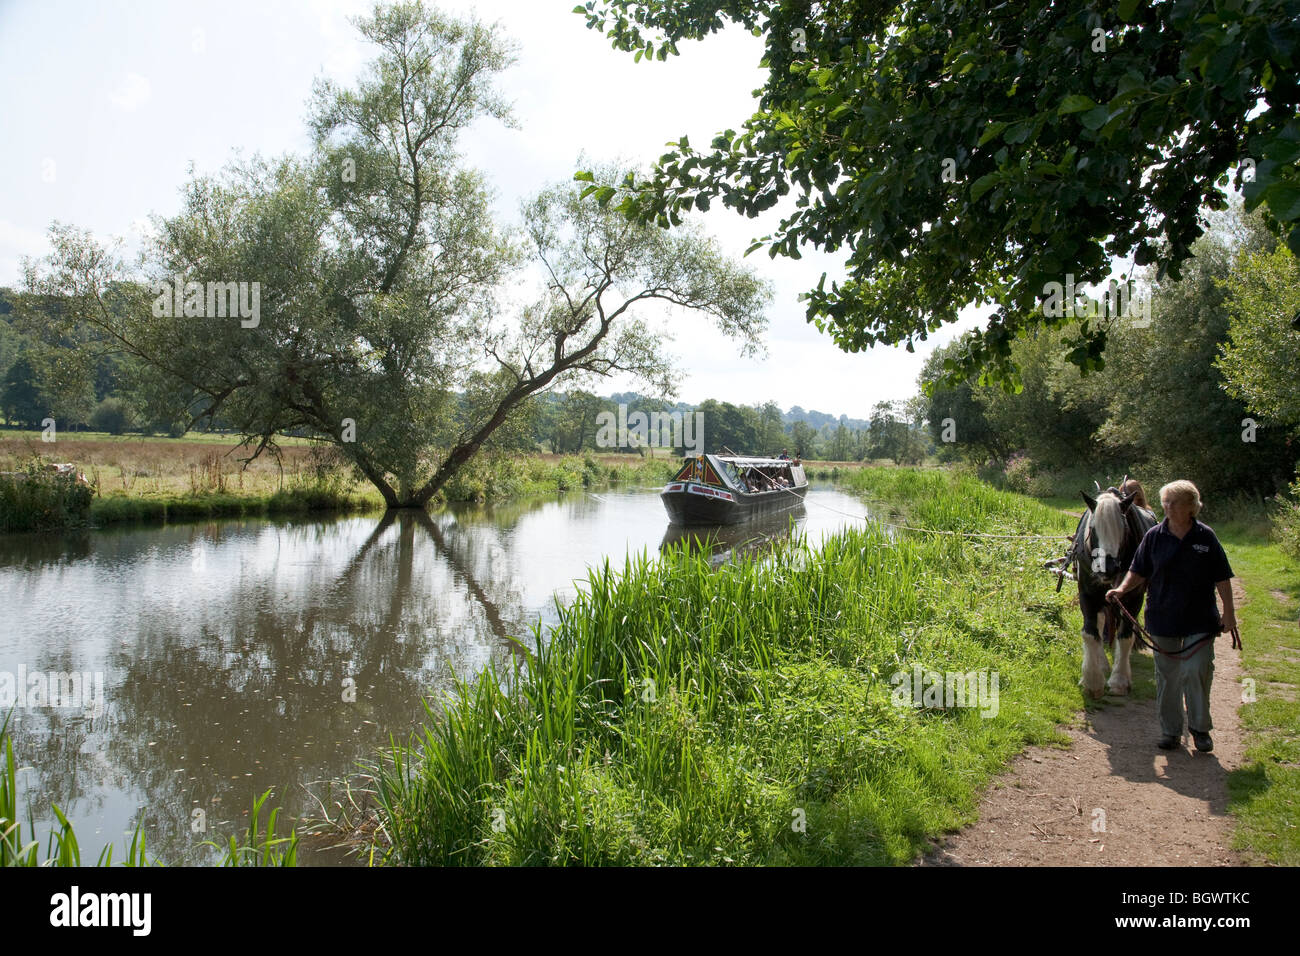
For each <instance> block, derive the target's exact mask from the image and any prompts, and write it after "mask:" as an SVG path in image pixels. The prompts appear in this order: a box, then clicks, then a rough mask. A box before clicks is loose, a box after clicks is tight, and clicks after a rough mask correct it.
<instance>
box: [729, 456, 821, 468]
mask: <svg viewBox="0 0 1300 956" xmlns="http://www.w3.org/2000/svg"><path fill="white" fill-rule="evenodd" d="M709 457H710V458H717V459H718V461H725V462H727V463H729V464H732V465H741V466H744V467H748V468H787V467H789V466H790V465H797V464H800V462H799V460H798V459H797V458H740V457H735V456H731V455H710V456H709Z"/></svg>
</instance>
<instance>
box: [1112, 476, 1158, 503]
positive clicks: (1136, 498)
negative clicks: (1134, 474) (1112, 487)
mask: <svg viewBox="0 0 1300 956" xmlns="http://www.w3.org/2000/svg"><path fill="white" fill-rule="evenodd" d="M1130 492H1132V494H1133V504H1135V505H1137V506H1138V507H1139V508H1150V507H1151V506H1150V505H1149V504H1147V492H1146V489H1145V488H1143V487H1142V482H1140V481H1138V480H1137V479H1136V478H1130V479H1128V481H1126V482H1124V484H1122V485H1120V486H1119V493H1120V494H1121V495H1127V494H1129V493H1130Z"/></svg>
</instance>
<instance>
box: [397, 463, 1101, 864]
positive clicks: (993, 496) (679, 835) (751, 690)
mask: <svg viewBox="0 0 1300 956" xmlns="http://www.w3.org/2000/svg"><path fill="white" fill-rule="evenodd" d="M875 475H876V476H877V477H875V478H871V479H863V486H864V487H870V488H871V489H872V490H874V491H878V492H882V493H883V492H895V493H898V494H900V495H901V497H902V498H904V499H906V500H907V501H909V502H910V509H911V511H912V513H913V517H914V519H915V518H920V517H922V516H924V519H925V520H926V521H928V522H932V523H935V524H939V525H947V526H949V527H951V528H953V529H959V528H960V529H967V528H969V529H972V530H986V529H990V528H993V527H998V528H1011V529H1015V530H1021V529H1023V530H1025V531H1028V532H1039V533H1048V532H1054V531H1057V530H1061V531H1063V532H1065V531H1068V530H1069V528H1068V525H1069V519H1068V518H1064V517H1063V516H1060V515H1056V514H1054V513H1052V512H1050V511H1048V510H1047V509H1042V508H1040V507H1038V506H1036V505H1032V504H1029V503H1026V502H1024V501H1023V499H1019V498H1016V496H1012V495H1005V494H1002V493H999V492H995V491H992V490H991V489H986V486H980V485H979V484H978V483H958V484H953V479H951V478H947V477H943V476H939V477H936V478H931V477H929V476H928V475H918V474H914V473H908V472H901V471H899V470H896V469H888V470H881V471H880V472H876V473H875ZM1054 547H1055V546H1054V544H1053V543H1052V542H997V541H982V542H972V541H967V540H963V539H960V538H956V537H930V538H925V539H921V540H912V539H911V537H910V536H904V537H903V538H902V539H900V540H891V538H890V537H889V536H888V535H887V534H886V532H884V531H883V530H881V529H880V528H877V527H874V526H871V527H865V528H863V529H860V530H854V531H848V532H845V533H843V534H841V535H839V536H838V537H836V538H833V539H831V540H830V541H829V542H827V543H826V544H825V545H824V546H823V547H822V549H821V550H820V552H818V553H812V552H809V551H808V550H807V549H805V548H804V547H803V546H802V544H801V543H799V542H795V543H794V544H786V545H778V547H777V550H776V551H775V552H774V553H773V554H771V555H769V556H767V557H766V558H755V559H748V560H742V561H738V562H736V563H732V564H728V565H724V566H722V567H721V568H718V569H714V568H712V567H711V566H710V565H709V563H708V561H707V558H706V557H704V556H703V555H701V554H696V555H691V554H689V553H686V552H685V551H681V550H678V551H675V552H673V553H671V554H669V555H667V556H666V557H664V558H663V559H661V560H655V561H651V560H650V559H648V558H647V557H645V556H641V557H633V558H629V559H628V560H627V561H626V562H625V564H624V566H623V568H622V570H621V572H620V573H615V571H614V569H613V568H612V567H611V566H610V565H609V564H606V565H604V566H603V567H601V568H599V569H596V570H593V571H592V572H591V574H590V576H589V578H588V580H587V581H586V584H585V586H584V587H583V588H582V589H581V592H580V594H579V596H578V597H577V598H576V599H575V600H574V601H573V602H572V603H571V604H570V605H569V606H568V607H565V608H561V609H560V611H559V618H560V620H559V623H558V624H557V625H556V626H555V627H554V628H553V629H552V630H551V631H550V632H549V633H548V634H544V633H543V632H542V631H541V629H540V628H536V629H535V630H534V632H533V635H532V645H533V651H532V654H531V656H530V658H529V661H528V664H527V666H521V667H517V668H516V669H514V670H513V671H512V672H510V673H508V674H500V673H497V672H491V671H490V672H489V673H487V674H485V675H483V676H482V677H481V678H480V679H478V680H477V681H475V682H474V683H472V684H462V685H460V686H459V688H458V690H457V692H456V693H455V694H454V695H453V697H452V698H450V699H448V700H447V701H444V702H442V705H441V708H440V709H439V710H438V711H437V712H435V711H434V709H433V708H431V709H430V712H429V714H428V720H427V723H426V726H425V727H424V728H423V729H422V730H421V732H420V733H419V734H418V735H417V737H416V738H413V739H412V740H411V741H409V742H408V743H405V744H400V745H399V744H397V743H395V742H394V744H393V746H392V748H391V751H390V752H389V753H388V754H387V755H386V756H385V758H384V759H383V760H381V761H380V763H379V764H378V766H376V767H374V768H373V776H374V778H375V785H376V796H377V800H378V805H379V811H378V816H379V820H378V823H379V827H378V830H377V834H378V836H377V838H376V842H377V843H379V844H382V845H384V846H385V847H386V848H387V851H388V854H389V856H388V859H389V862H398V863H405V864H430V863H436V864H647V863H650V864H653V863H669V864H691V863H723V864H729V863H736V864H765V863H766V864H772V863H777V864H779V863H799V864H836V863H839V864H853V863H868V864H875V863H900V862H904V861H907V860H910V859H911V858H912V857H913V856H914V855H915V854H916V853H917V852H918V851H919V850H921V849H923V848H924V846H925V845H926V840H927V838H928V837H929V836H930V835H933V834H935V833H938V832H941V831H942V830H944V829H945V828H949V827H952V826H956V825H958V824H959V823H960V822H962V821H964V820H966V819H968V818H969V817H970V815H971V814H972V813H973V811H974V809H975V806H976V800H977V796H978V793H979V787H980V785H981V784H982V783H983V782H985V781H986V780H987V779H988V777H989V776H990V775H991V774H992V773H993V772H994V771H995V770H996V769H997V768H999V767H1000V766H1001V765H1002V764H1003V763H1004V762H1005V761H1006V760H1007V759H1008V758H1009V757H1010V756H1011V755H1012V754H1014V753H1016V752H1018V751H1019V750H1020V749H1021V748H1022V747H1023V745H1024V744H1025V742H1027V741H1042V740H1047V739H1051V738H1053V737H1054V736H1055V730H1054V725H1055V723H1056V722H1057V721H1059V720H1061V719H1064V718H1065V717H1066V716H1067V715H1068V714H1069V713H1071V712H1072V710H1073V709H1074V708H1076V707H1077V706H1078V703H1079V700H1080V698H1079V693H1078V689H1077V687H1076V670H1077V667H1076V664H1075V663H1074V662H1073V661H1072V660H1071V648H1072V647H1073V644H1074V642H1073V641H1069V642H1066V641H1060V640H1058V639H1059V638H1061V637H1063V636H1064V634H1063V631H1064V628H1063V624H1064V620H1063V615H1064V614H1065V613H1066V610H1067V608H1068V597H1067V596H1060V595H1056V594H1055V593H1054V592H1053V590H1052V588H1051V586H1050V582H1049V581H1048V580H1047V578H1046V577H1045V576H1043V577H1039V576H1038V575H1037V573H1035V571H1034V570H1033V569H1034V568H1036V567H1037V565H1038V564H1039V563H1040V555H1039V554H1038V553H1037V552H1038V551H1041V552H1043V554H1050V553H1051V551H1052V550H1054ZM1026 548H1028V549H1030V550H1031V551H1032V550H1034V549H1037V551H1035V553H1033V554H1027V553H1026V552H1025V549H1026ZM1017 566H1019V567H1020V568H1022V569H1023V568H1028V569H1030V570H1029V571H1028V572H1023V571H1022V572H1019V573H1018V572H1016V571H1014V570H1013V569H1014V568H1016V567H1017ZM914 663H919V664H921V665H922V666H923V667H925V668H930V669H934V670H937V671H940V672H944V671H962V672H969V671H972V670H977V669H982V668H983V669H989V670H995V671H997V672H998V674H999V679H1000V702H999V710H998V713H997V715H996V716H995V717H992V718H991V719H984V718H982V717H981V716H980V712H979V711H978V710H974V709H958V708H953V709H949V710H943V709H934V710H923V709H913V708H911V707H897V706H894V704H893V702H892V700H891V690H892V689H893V685H892V684H891V681H890V678H891V675H892V674H893V673H895V672H897V671H904V670H907V669H909V668H911V666H912V665H913V664H914Z"/></svg>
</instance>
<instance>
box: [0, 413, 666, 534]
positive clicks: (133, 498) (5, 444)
mask: <svg viewBox="0 0 1300 956" xmlns="http://www.w3.org/2000/svg"><path fill="white" fill-rule="evenodd" d="M240 454H247V452H246V451H238V450H236V446H235V442H234V441H233V440H231V439H230V438H228V437H224V438H220V440H217V436H200V438H194V437H187V438H183V439H168V438H130V437H116V438H114V437H112V436H106V435H83V434H78V435H77V437H75V438H73V437H62V438H59V440H58V441H57V442H54V443H50V444H46V443H44V442H42V441H41V440H40V438H39V435H38V434H35V433H33V434H24V433H15V432H0V472H2V471H20V470H23V469H24V468H25V467H27V466H28V465H29V464H30V463H32V462H33V461H59V462H71V463H73V464H75V465H76V466H77V470H78V471H79V472H81V473H82V474H84V475H85V476H86V478H87V480H88V481H89V482H90V485H91V487H92V489H93V491H94V497H93V499H92V500H91V501H90V504H89V515H88V520H89V522H90V523H91V524H92V525H99V526H102V525H106V524H114V523H119V522H133V521H188V520H199V519H207V518H219V517H243V516H250V515H283V514H305V513H311V512H336V513H337V512H347V511H359V510H366V509H372V508H374V509H379V508H383V507H384V502H383V498H382V497H381V496H380V494H379V492H378V491H377V490H375V488H374V487H373V486H371V485H370V484H369V483H367V482H363V481H362V482H359V481H357V480H356V479H355V476H354V475H352V473H351V470H350V468H348V467H347V466H346V465H345V464H343V463H342V462H340V460H339V459H338V458H337V457H335V456H334V455H333V453H332V450H331V449H329V448H328V447H325V446H320V445H312V444H309V443H306V442H304V441H303V440H301V439H296V440H294V442H293V443H291V444H288V445H286V447H285V448H284V449H283V450H282V455H281V458H280V460H279V461H276V460H275V459H273V458H270V457H263V458H260V459H258V460H257V461H255V462H252V463H251V464H249V465H248V466H247V467H245V466H244V464H243V463H242V462H241V461H239V459H238V457H237V456H238V455H240ZM674 467H675V461H674V460H669V459H663V458H659V459H648V458H647V459H641V458H638V457H635V456H622V455H611V456H599V457H594V456H591V455H587V456H572V455H570V456H558V455H541V454H536V455H527V456H522V455H517V456H507V455H482V456H479V457H478V458H475V459H473V460H472V461H471V462H470V463H469V465H468V466H466V468H464V469H463V470H462V471H461V472H460V473H459V474H457V475H456V476H455V477H454V478H453V479H452V480H451V481H450V482H449V483H448V484H447V485H446V486H445V487H444V489H443V492H442V494H441V496H440V497H439V499H438V500H439V501H500V500H505V499H508V498H516V497H521V496H524V495H535V494H546V493H553V492H557V491H570V490H574V489H579V488H590V487H604V486H606V485H609V484H616V483H625V484H653V483H660V482H663V481H666V480H667V479H668V477H669V476H670V475H671V474H672V471H673V469H674ZM0 490H2V489H0ZM46 497H48V496H46ZM10 499H12V501H11V500H10ZM29 499H30V502H29ZM435 503H436V502H435ZM37 504H39V505H40V507H39V509H38V508H37ZM10 505H12V507H10ZM38 510H39V512H40V513H39V514H37V511H38ZM10 512H12V514H10ZM65 512H67V513H69V514H71V511H70V510H69V509H59V508H54V507H51V506H50V505H49V503H48V502H45V501H44V498H42V499H41V500H40V501H39V502H38V501H36V498H35V497H33V496H32V495H22V496H18V495H7V496H4V497H3V498H2V499H0V529H7V530H57V529H58V528H60V527H70V526H71V523H70V522H67V521H64V522H60V521H59V520H57V519H58V517H59V515H61V514H64V513H65ZM9 518H12V519H13V520H12V522H9V523H10V524H12V527H8V526H7V524H6V522H8V519H9ZM37 519H39V520H37ZM86 520H87V516H86V515H85V514H84V509H83V510H82V511H81V512H78V514H77V522H76V523H79V524H80V523H84V522H85V521H86Z"/></svg>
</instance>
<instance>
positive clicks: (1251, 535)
mask: <svg viewBox="0 0 1300 956" xmlns="http://www.w3.org/2000/svg"><path fill="white" fill-rule="evenodd" d="M1213 527H1214V529H1215V533H1216V534H1217V535H1218V536H1219V539H1220V540H1221V541H1222V542H1223V546H1224V548H1225V549H1226V550H1227V552H1228V556H1229V559H1230V560H1231V562H1232V570H1233V572H1234V573H1235V574H1236V575H1237V577H1239V578H1240V579H1241V581H1242V584H1243V585H1244V587H1245V589H1246V601H1245V605H1244V607H1242V608H1241V609H1239V610H1238V615H1237V616H1238V620H1239V623H1240V625H1241V635H1242V642H1243V643H1244V645H1245V647H1244V648H1243V650H1242V677H1243V686H1242V700H1243V704H1242V707H1241V720H1242V727H1243V728H1244V729H1245V731H1246V741H1245V743H1246V752H1245V763H1244V765H1243V766H1242V767H1241V768H1240V769H1238V770H1234V771H1232V772H1231V773H1230V774H1229V775H1228V794H1229V805H1228V809H1229V811H1230V812H1231V813H1232V814H1233V816H1234V817H1235V818H1236V820H1237V832H1236V837H1235V845H1237V846H1239V847H1241V848H1245V849H1249V850H1252V851H1254V852H1255V853H1258V854H1260V855H1262V856H1263V857H1264V858H1265V859H1268V860H1270V861H1271V862H1274V863H1278V864H1280V865H1283V866H1296V865H1300V701H1297V688H1300V640H1298V639H1297V634H1298V628H1297V615H1298V614H1300V567H1297V562H1296V560H1295V559H1294V558H1290V557H1288V556H1287V555H1285V554H1284V553H1283V552H1282V550H1281V548H1279V547H1278V546H1277V544H1275V543H1270V542H1269V539H1268V534H1267V532H1268V522H1267V519H1266V518H1264V517H1262V516H1257V517H1256V518H1255V519H1254V520H1249V519H1246V518H1240V517H1239V518H1236V519H1235V520H1225V521H1223V522H1221V523H1218V524H1215V525H1213Z"/></svg>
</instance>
